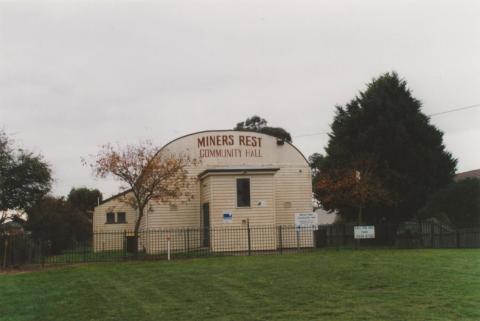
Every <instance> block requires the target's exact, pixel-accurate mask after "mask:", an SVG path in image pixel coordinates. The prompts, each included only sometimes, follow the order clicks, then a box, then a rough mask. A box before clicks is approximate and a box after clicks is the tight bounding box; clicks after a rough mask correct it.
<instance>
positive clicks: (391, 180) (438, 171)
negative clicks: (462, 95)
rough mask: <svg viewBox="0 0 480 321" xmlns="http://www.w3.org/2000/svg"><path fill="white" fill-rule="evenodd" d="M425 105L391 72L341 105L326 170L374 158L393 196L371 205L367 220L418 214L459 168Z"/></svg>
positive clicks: (344, 209) (343, 208)
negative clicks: (383, 202)
mask: <svg viewBox="0 0 480 321" xmlns="http://www.w3.org/2000/svg"><path fill="white" fill-rule="evenodd" d="M421 106H422V104H421V102H420V101H419V100H417V99H416V98H414V97H413V96H412V94H411V92H410V90H409V89H408V88H407V83H406V82H405V81H404V80H402V79H400V78H399V77H398V75H397V74H396V73H386V74H384V75H382V76H380V77H379V78H377V79H374V80H373V81H372V82H371V83H370V84H368V86H367V89H366V90H365V91H364V92H360V94H359V96H357V97H355V98H354V99H352V100H351V101H350V102H349V103H348V104H346V105H345V106H344V107H342V106H338V107H337V110H336V115H335V119H334V121H333V123H332V125H331V130H332V131H331V133H330V135H329V136H330V140H329V143H328V146H327V147H326V149H325V151H326V155H325V159H324V161H323V165H322V168H321V171H322V172H325V173H326V174H328V173H332V172H334V171H336V170H339V169H349V168H350V169H351V170H356V169H355V168H354V166H355V165H354V164H355V163H356V162H358V161H359V160H361V161H368V162H369V163H371V164H374V165H375V166H374V167H375V175H376V176H377V177H379V178H380V179H381V181H382V185H383V186H384V187H385V188H386V190H387V192H388V193H389V194H390V195H391V196H392V198H393V202H392V203H391V204H390V205H388V206H387V205H385V204H375V203H372V204H369V205H367V207H366V208H365V211H364V213H365V218H366V220H369V221H378V220H390V221H400V220H405V219H410V218H412V217H413V216H414V215H416V212H417V210H418V209H420V208H421V207H422V206H423V205H424V204H425V202H426V199H427V196H428V195H429V194H431V193H432V192H434V191H436V190H438V189H439V188H441V187H443V186H445V185H447V184H448V183H449V182H450V181H451V179H452V176H453V174H454V173H455V167H456V160H455V159H454V158H453V157H452V155H451V154H450V153H448V152H447V151H445V146H444V145H443V134H442V132H441V131H440V130H438V129H437V128H436V127H435V126H433V125H432V124H430V122H429V118H428V117H427V116H426V115H425V114H423V113H422V112H421ZM332 208H335V209H337V210H340V213H341V214H343V215H345V216H346V217H351V216H349V215H348V214H349V213H350V214H351V213H352V212H353V209H352V208H350V207H349V206H344V204H335V205H334V206H330V209H332Z"/></svg>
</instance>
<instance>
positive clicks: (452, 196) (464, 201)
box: [420, 178, 480, 228]
mask: <svg viewBox="0 0 480 321" xmlns="http://www.w3.org/2000/svg"><path fill="white" fill-rule="evenodd" d="M420 217H422V218H429V217H436V218H439V219H440V220H442V219H444V218H447V219H448V221H449V222H448V223H451V224H453V225H454V226H455V227H457V228H466V227H473V226H480V180H479V179H475V178H466V179H463V180H460V181H458V182H452V183H451V184H449V185H448V186H446V187H445V188H442V189H440V190H439V191H437V192H436V193H434V194H433V195H431V197H430V198H429V200H428V202H427V204H426V205H425V207H424V208H423V209H422V210H421V211H420Z"/></svg>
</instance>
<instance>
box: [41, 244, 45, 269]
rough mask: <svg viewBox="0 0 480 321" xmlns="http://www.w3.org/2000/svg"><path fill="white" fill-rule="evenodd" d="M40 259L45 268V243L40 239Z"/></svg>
mask: <svg viewBox="0 0 480 321" xmlns="http://www.w3.org/2000/svg"><path fill="white" fill-rule="evenodd" d="M40 260H41V262H42V268H43V267H44V266H45V244H44V242H43V240H40Z"/></svg>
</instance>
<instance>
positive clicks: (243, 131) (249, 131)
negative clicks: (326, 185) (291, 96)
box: [157, 129, 310, 164]
mask: <svg viewBox="0 0 480 321" xmlns="http://www.w3.org/2000/svg"><path fill="white" fill-rule="evenodd" d="M218 132H235V133H238V132H242V133H253V134H261V135H265V136H270V137H273V138H275V139H279V138H278V137H276V136H273V135H270V134H266V133H260V132H256V131H253V130H235V129H212V130H201V131H198V132H193V133H190V134H186V135H183V136H180V137H177V138H175V139H173V140H171V141H169V142H168V143H166V144H165V145H163V146H162V147H161V148H160V149H159V150H158V152H157V154H158V153H160V152H161V151H162V150H163V149H164V148H166V147H167V146H169V145H171V144H172V143H174V142H176V141H178V140H180V139H183V138H186V137H188V136H193V135H198V134H206V133H218ZM284 143H285V144H288V145H290V146H292V147H293V148H294V149H295V150H296V151H297V152H298V153H299V154H300V155H301V156H302V157H303V159H304V160H305V162H306V163H307V164H310V163H309V162H308V159H307V158H306V157H305V155H303V153H302V152H301V151H300V150H299V149H298V148H297V147H296V146H295V145H293V144H292V143H290V142H287V141H285V140H284Z"/></svg>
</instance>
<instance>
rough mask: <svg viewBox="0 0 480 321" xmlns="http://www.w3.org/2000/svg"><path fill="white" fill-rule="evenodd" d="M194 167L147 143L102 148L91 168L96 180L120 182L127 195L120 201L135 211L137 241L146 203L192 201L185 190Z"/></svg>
mask: <svg viewBox="0 0 480 321" xmlns="http://www.w3.org/2000/svg"><path fill="white" fill-rule="evenodd" d="M196 163H197V160H196V159H192V158H190V157H189V156H188V155H186V154H178V155H176V154H173V153H170V152H169V151H168V150H167V149H159V148H158V147H156V146H154V145H153V144H152V143H151V142H149V141H146V142H141V143H139V144H138V145H127V146H124V147H122V146H119V145H117V146H113V145H111V144H107V145H104V146H102V147H101V149H100V151H99V153H98V154H97V155H96V157H95V161H94V162H93V163H91V164H90V166H91V168H92V170H93V173H94V175H95V176H97V177H101V178H106V177H108V176H112V177H113V178H115V179H116V180H118V181H120V182H122V186H121V189H122V190H123V191H124V192H126V193H124V194H121V195H120V196H119V200H120V201H121V202H123V203H126V204H128V205H130V206H132V207H133V208H134V209H136V210H137V219H136V221H135V229H134V236H135V239H136V240H137V239H138V234H139V229H140V223H141V221H142V218H143V216H144V214H145V212H146V211H147V210H148V207H147V206H148V205H149V202H151V201H157V202H167V201H171V200H174V199H180V198H182V199H183V200H189V199H191V198H192V197H193V195H192V194H191V193H190V189H189V188H188V187H189V185H190V183H191V180H192V179H194V178H191V177H189V176H188V172H187V168H188V167H189V166H194V165H196Z"/></svg>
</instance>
